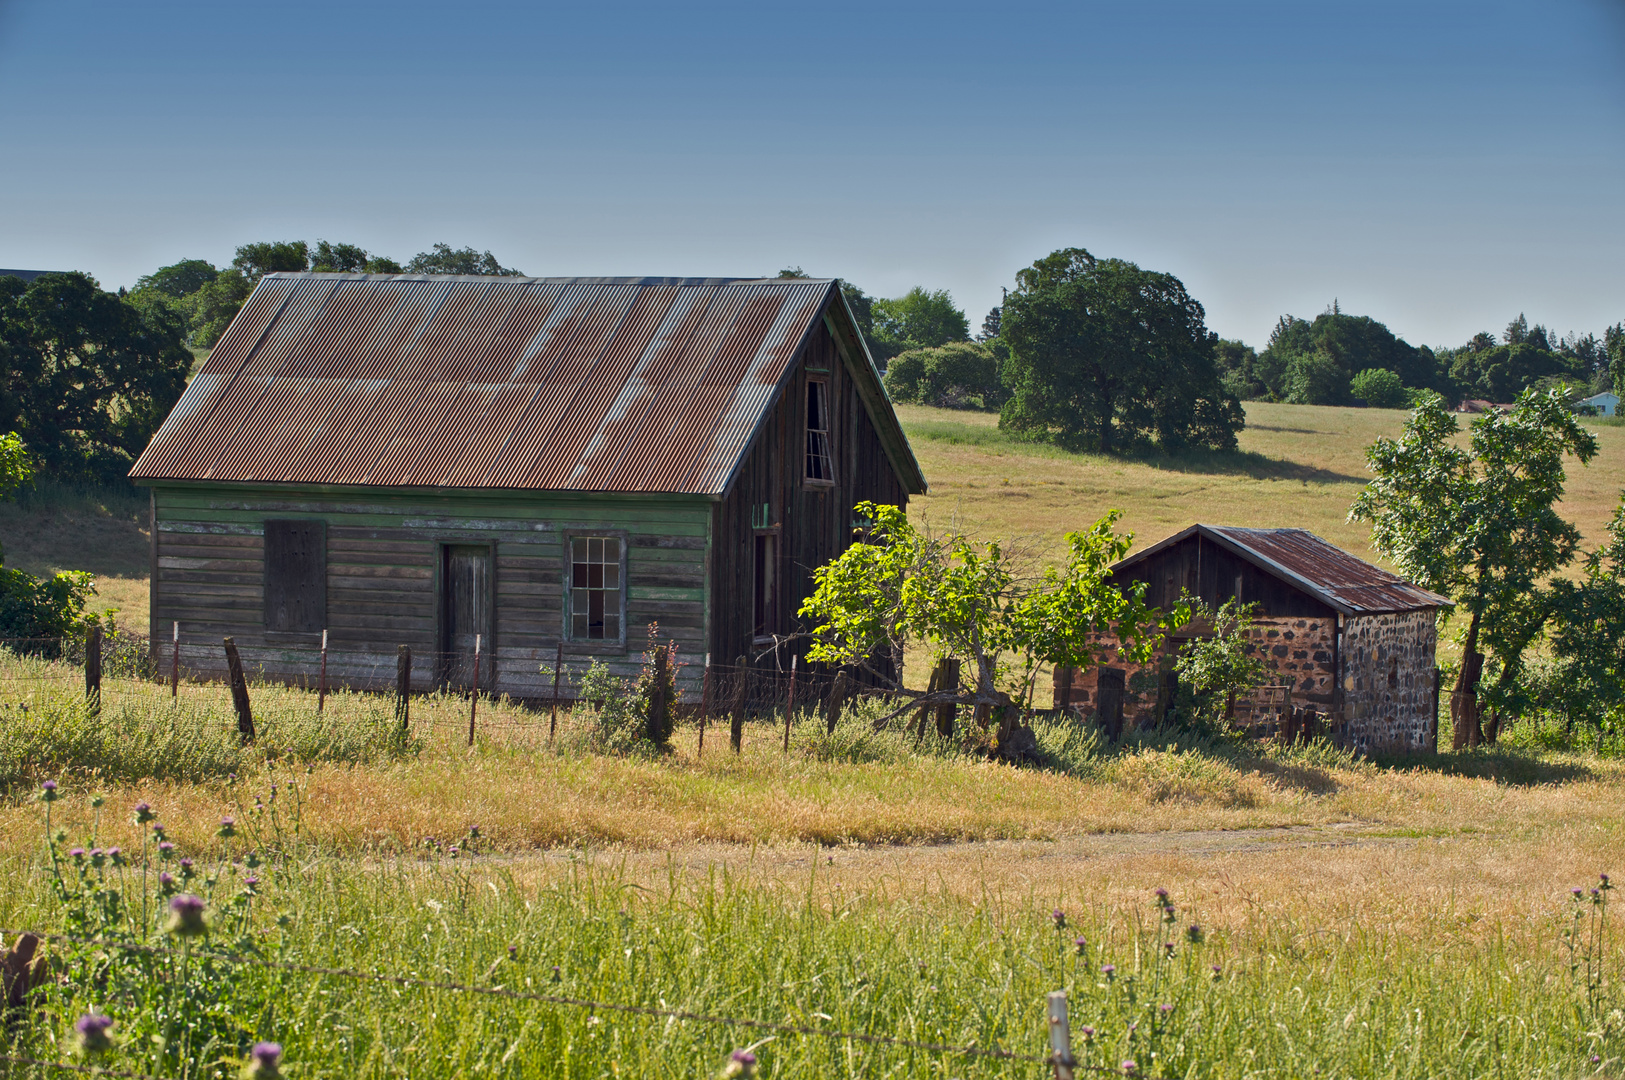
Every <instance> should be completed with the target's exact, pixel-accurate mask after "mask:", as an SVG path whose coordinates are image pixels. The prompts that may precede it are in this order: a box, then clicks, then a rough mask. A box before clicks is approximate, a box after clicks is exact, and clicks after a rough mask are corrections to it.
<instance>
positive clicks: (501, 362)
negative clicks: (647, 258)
mask: <svg viewBox="0 0 1625 1080" xmlns="http://www.w3.org/2000/svg"><path fill="white" fill-rule="evenodd" d="M832 299H833V301H834V302H833V303H831V301H832ZM821 318H828V319H830V321H831V322H832V323H833V322H835V321H837V320H842V321H845V322H849V321H850V315H849V313H848V312H847V310H846V305H845V302H844V300H843V299H842V298H841V295H840V291H839V289H838V288H837V286H836V284H835V283H834V282H833V281H830V280H812V279H736V278H492V277H460V276H428V275H414V274H316V273H298V274H267V275H266V276H265V277H264V278H263V279H262V280H261V281H260V283H259V286H258V287H257V288H256V289H255V290H254V293H253V295H251V296H250V297H249V298H248V302H247V303H245V304H244V305H243V309H242V311H241V312H239V313H238V315H237V317H236V318H235V319H233V320H232V323H231V325H230V326H229V327H228V328H227V330H226V332H225V334H224V335H223V336H222V337H221V338H220V341H219V343H218V344H217V345H216V346H215V349H214V351H213V353H212V354H210V356H209V359H208V362H207V363H205V364H204V365H203V369H202V370H201V371H199V372H198V373H197V375H196V376H194V377H193V379H192V382H191V384H190V385H189V386H188V387H187V389H186V393H185V394H184V395H183V396H182V397H181V399H180V401H179V402H178V403H177V404H176V405H175V408H174V410H173V411H171V412H170V414H169V417H168V419H166V420H165V421H164V423H163V426H162V427H160V428H159V430H158V433H157V434H156V435H155V436H154V437H153V439H152V442H151V443H150V444H149V445H148V446H147V449H146V451H145V452H144V453H143V454H142V455H141V458H140V460H139V461H137V462H136V463H135V467H134V468H133V469H132V470H131V471H130V476H131V477H132V478H133V479H137V480H224V481H245V482H259V483H291V484H354V485H367V486H409V487H449V488H503V489H522V490H548V491H557V490H567V491H597V492H650V493H654V492H660V493H688V494H702V495H712V496H716V495H720V494H722V493H723V492H724V491H725V490H726V489H727V486H728V483H729V482H730V480H731V478H732V476H733V474H734V471H735V469H736V468H737V466H738V464H739V462H740V460H741V459H742V458H743V456H744V454H745V452H746V450H747V449H748V448H749V446H750V443H751V441H752V439H753V437H754V436H755V434H756V431H757V429H758V427H759V426H760V425H761V424H762V422H763V421H764V419H765V417H766V415H767V413H768V411H769V409H770V408H771V406H772V405H773V403H774V402H775V401H776V400H777V398H778V395H779V393H780V391H781V389H782V387H783V385H784V383H785V380H786V378H787V376H788V374H789V370H790V367H791V364H792V362H793V361H794V359H795V357H796V354H797V351H798V349H799V348H800V346H801V343H802V342H803V340H805V339H806V337H807V336H808V334H810V333H811V332H812V331H813V329H814V327H816V326H817V325H818V324H819V322H820V319H821ZM850 340H851V339H850V338H848V342H847V346H849V345H850ZM858 340H859V341H860V343H861V338H859V339H858ZM843 351H844V350H843ZM860 352H861V355H859V356H856V357H851V354H850V352H848V353H847V355H848V356H849V357H851V359H850V360H849V363H850V366H851V367H852V368H853V374H854V376H855V378H856V380H857V382H858V385H859V389H860V394H861V396H862V397H863V399H864V401H865V403H866V405H867V406H868V409H869V412H870V415H871V418H872V419H873V420H874V423H875V426H876V428H877V429H878V430H879V432H880V435H881V440H882V442H883V444H885V445H886V446H887V449H888V452H889V454H890V455H891V457H892V462H893V466H894V467H895V468H896V469H897V470H898V475H899V476H901V477H902V478H903V479H904V483H905V486H907V487H909V488H910V490H920V491H923V490H924V486H925V481H924V477H923V475H921V473H920V470H919V465H918V464H917V463H916V462H915V460H914V457H913V454H912V453H911V452H910V450H909V447H908V441H907V438H906V437H905V436H904V435H903V432H902V428H901V427H900V426H899V424H898V422H897V417H896V414H895V413H893V412H892V410H891V406H890V404H889V403H888V402H887V399H886V396H885V392H884V391H883V390H882V389H881V388H880V381H879V376H878V375H877V374H876V373H875V370H874V365H873V361H872V360H871V359H870V358H869V357H868V355H867V351H866V350H860Z"/></svg>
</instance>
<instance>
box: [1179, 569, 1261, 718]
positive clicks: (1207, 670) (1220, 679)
mask: <svg viewBox="0 0 1625 1080" xmlns="http://www.w3.org/2000/svg"><path fill="white" fill-rule="evenodd" d="M1257 612H1258V605H1257V604H1256V603H1255V604H1238V603H1237V602H1236V601H1235V600H1234V599H1233V598H1232V599H1230V600H1226V601H1225V602H1224V603H1223V604H1222V605H1221V606H1220V607H1219V610H1218V611H1214V610H1213V609H1212V608H1209V607H1207V606H1205V605H1193V607H1192V611H1191V619H1192V621H1194V622H1196V623H1198V624H1200V623H1207V624H1209V625H1210V626H1212V627H1213V634H1212V636H1211V637H1200V638H1196V639H1194V640H1192V641H1191V642H1190V643H1189V644H1187V645H1186V646H1185V647H1184V648H1183V649H1181V650H1180V651H1179V656H1178V657H1177V658H1176V659H1175V660H1174V670H1175V671H1176V672H1178V673H1179V682H1180V685H1181V686H1182V687H1189V688H1190V690H1191V691H1192V692H1193V694H1194V696H1195V699H1196V702H1195V704H1196V712H1197V716H1198V718H1199V719H1200V720H1202V721H1203V722H1205V723H1206V724H1207V725H1209V726H1211V727H1214V728H1222V727H1224V726H1225V725H1227V724H1228V723H1229V722H1230V721H1231V720H1232V719H1233V718H1234V715H1235V707H1236V698H1238V697H1240V696H1242V695H1243V694H1247V693H1250V692H1251V691H1252V690H1253V688H1254V687H1256V686H1258V685H1259V684H1261V683H1262V682H1263V681H1264V675H1265V667H1264V661H1263V659H1262V658H1260V657H1259V655H1258V650H1257V648H1256V646H1255V645H1254V644H1253V640H1252V636H1251V634H1250V631H1251V630H1252V626H1253V619H1254V617H1255V616H1256V615H1257Z"/></svg>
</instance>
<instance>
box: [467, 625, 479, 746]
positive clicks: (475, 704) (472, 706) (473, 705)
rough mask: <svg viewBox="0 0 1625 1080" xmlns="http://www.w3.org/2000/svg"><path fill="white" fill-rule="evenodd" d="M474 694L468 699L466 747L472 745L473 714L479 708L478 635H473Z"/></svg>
mask: <svg viewBox="0 0 1625 1080" xmlns="http://www.w3.org/2000/svg"><path fill="white" fill-rule="evenodd" d="M473 690H474V692H473V693H472V694H470V695H469V698H468V745H470V746H473V745H474V714H475V713H476V712H478V711H479V708H480V635H478V634H475V635H474V685H473Z"/></svg>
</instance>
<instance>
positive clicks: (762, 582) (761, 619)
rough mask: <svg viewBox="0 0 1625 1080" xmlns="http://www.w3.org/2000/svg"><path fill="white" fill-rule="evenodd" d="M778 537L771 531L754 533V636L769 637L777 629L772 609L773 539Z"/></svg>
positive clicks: (774, 568)
mask: <svg viewBox="0 0 1625 1080" xmlns="http://www.w3.org/2000/svg"><path fill="white" fill-rule="evenodd" d="M777 539H778V538H777V537H775V536H774V535H773V534H772V533H757V534H756V552H755V566H754V573H753V575H752V578H753V581H754V583H755V587H754V589H753V590H752V616H753V619H754V622H755V626H756V629H755V636H756V637H758V638H765V637H771V636H772V635H773V633H774V631H776V630H777V629H778V625H777V623H778V620H777V618H776V617H775V615H776V613H775V611H774V600H775V597H774V595H773V592H774V578H775V576H776V575H775V570H776V567H775V565H774V563H775V560H774V557H773V556H774V548H775V547H776V546H777V545H776V544H775V543H774V541H776V540H777Z"/></svg>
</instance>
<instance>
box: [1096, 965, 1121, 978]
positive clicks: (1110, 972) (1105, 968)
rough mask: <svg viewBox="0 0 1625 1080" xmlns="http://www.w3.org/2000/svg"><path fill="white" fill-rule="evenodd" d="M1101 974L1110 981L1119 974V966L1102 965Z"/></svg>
mask: <svg viewBox="0 0 1625 1080" xmlns="http://www.w3.org/2000/svg"><path fill="white" fill-rule="evenodd" d="M1100 973H1101V974H1102V975H1104V976H1106V978H1108V979H1110V978H1111V977H1113V976H1114V975H1116V974H1117V965H1116V964H1102V965H1101V966H1100Z"/></svg>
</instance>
